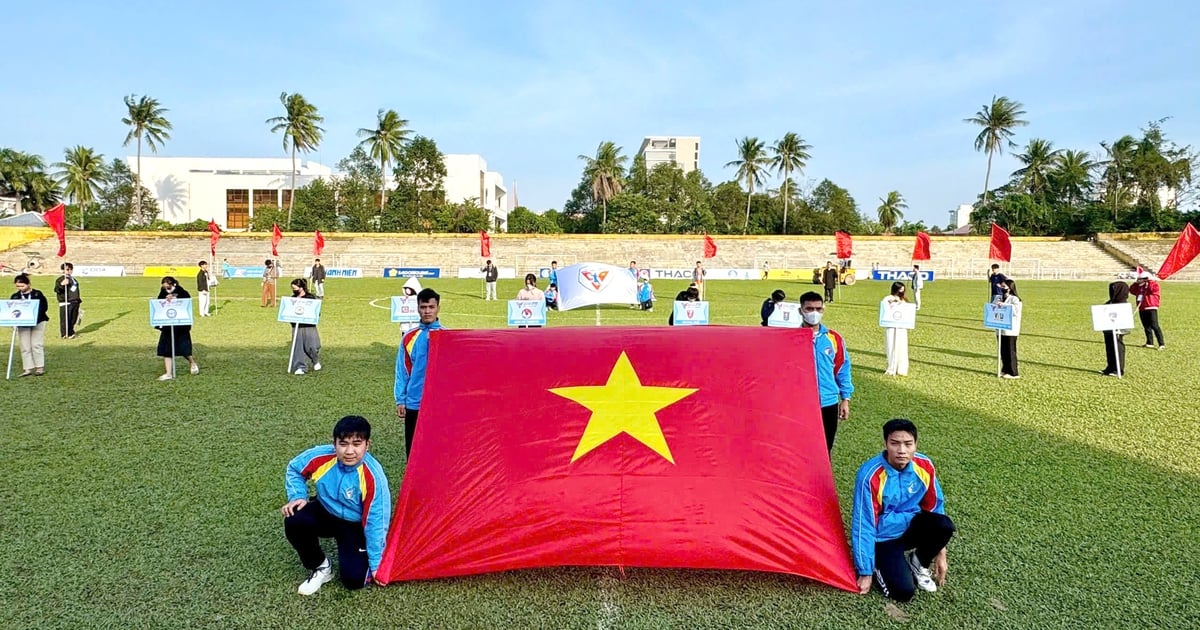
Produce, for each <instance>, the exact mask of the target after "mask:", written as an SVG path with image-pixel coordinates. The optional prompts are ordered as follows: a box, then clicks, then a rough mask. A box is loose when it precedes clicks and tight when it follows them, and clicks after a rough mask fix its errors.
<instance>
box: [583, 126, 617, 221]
mask: <svg viewBox="0 0 1200 630" xmlns="http://www.w3.org/2000/svg"><path fill="white" fill-rule="evenodd" d="M579 159H581V160H583V161H584V162H585V163H586V166H584V167H583V174H584V177H586V178H587V179H589V180H591V182H592V199H593V200H595V201H599V202H600V204H601V206H602V207H603V215H602V218H601V222H600V224H601V225H607V224H608V201H609V200H610V199H612V198H613V197H616V196H617V195H619V194H621V186H622V184H621V182H622V181H623V178H624V177H625V161H626V160H627V159H628V158H627V157H626V156H624V155H621V147H619V146H617V145H616V144H615V143H613V142H610V141H608V140H606V141H604V142H601V143H600V145H599V146H598V147H596V157H590V156H587V155H580V156H579Z"/></svg>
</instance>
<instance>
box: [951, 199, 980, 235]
mask: <svg viewBox="0 0 1200 630" xmlns="http://www.w3.org/2000/svg"><path fill="white" fill-rule="evenodd" d="M973 210H975V206H972V205H971V204H969V203H964V204H959V206H958V208H955V209H954V210H951V211H950V225H953V226H954V228H953V229H958V228H960V227H963V226H965V225H967V224H969V223H970V222H971V212H972V211H973Z"/></svg>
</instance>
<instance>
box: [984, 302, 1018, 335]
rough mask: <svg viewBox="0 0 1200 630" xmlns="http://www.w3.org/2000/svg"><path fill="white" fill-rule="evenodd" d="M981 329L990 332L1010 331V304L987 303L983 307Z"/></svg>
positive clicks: (1011, 316)
mask: <svg viewBox="0 0 1200 630" xmlns="http://www.w3.org/2000/svg"><path fill="white" fill-rule="evenodd" d="M983 327H984V328H987V329H990V330H1012V327H1013V307H1012V304H997V303H995V302H988V303H987V304H984V305H983Z"/></svg>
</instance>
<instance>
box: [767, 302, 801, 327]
mask: <svg viewBox="0 0 1200 630" xmlns="http://www.w3.org/2000/svg"><path fill="white" fill-rule="evenodd" d="M803 324H804V318H803V317H801V316H800V305H799V304H796V303H795V302H780V303H778V304H776V305H775V312H773V313H771V316H770V317H768V318H767V327H768V328H799V327H800V326H802V325H803Z"/></svg>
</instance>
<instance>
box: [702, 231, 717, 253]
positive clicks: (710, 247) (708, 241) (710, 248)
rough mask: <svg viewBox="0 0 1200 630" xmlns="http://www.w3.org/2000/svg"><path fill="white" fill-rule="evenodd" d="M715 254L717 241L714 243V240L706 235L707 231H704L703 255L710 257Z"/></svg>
mask: <svg viewBox="0 0 1200 630" xmlns="http://www.w3.org/2000/svg"><path fill="white" fill-rule="evenodd" d="M716 255H717V243H716V241H714V240H713V239H712V237H711V236H709V235H708V233H707V232H705V233H704V257H705V258H712V257H713V256H716Z"/></svg>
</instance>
